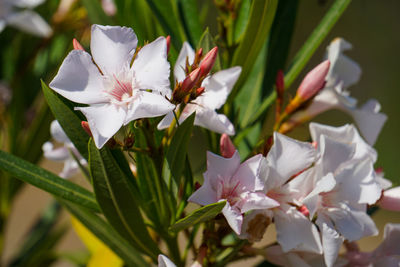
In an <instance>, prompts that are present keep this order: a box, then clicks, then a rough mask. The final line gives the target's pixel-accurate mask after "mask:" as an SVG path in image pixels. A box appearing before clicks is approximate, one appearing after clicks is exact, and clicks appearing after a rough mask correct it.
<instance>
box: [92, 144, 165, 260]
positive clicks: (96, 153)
mask: <svg viewBox="0 0 400 267" xmlns="http://www.w3.org/2000/svg"><path fill="white" fill-rule="evenodd" d="M89 166H90V173H91V176H92V180H93V187H94V192H95V195H96V199H97V201H98V203H99V205H100V208H101V210H102V211H103V213H104V215H105V217H106V218H107V220H108V221H109V222H110V224H111V225H112V226H113V227H114V228H115V229H116V230H117V231H118V232H119V233H120V234H121V235H122V236H124V237H125V238H126V239H127V240H128V241H129V242H130V244H131V245H132V246H134V247H135V248H137V249H139V250H141V251H143V252H144V253H146V254H147V255H149V256H150V257H151V258H152V259H154V260H155V259H156V258H157V255H158V254H159V253H160V251H159V249H158V247H157V245H156V244H155V243H154V241H153V240H152V239H151V237H150V235H149V233H148V231H147V229H146V225H145V224H144V220H143V217H142V215H141V213H140V210H139V207H138V205H137V203H136V200H135V196H134V194H135V190H134V188H133V186H132V184H131V182H130V181H129V180H128V179H127V177H126V175H125V174H124V172H123V171H122V170H121V169H120V167H119V165H118V164H117V162H116V161H115V158H114V157H113V155H112V153H111V151H110V150H109V149H108V148H107V147H103V148H102V149H101V150H98V149H97V148H96V146H95V144H94V142H93V140H91V141H90V142H89Z"/></svg>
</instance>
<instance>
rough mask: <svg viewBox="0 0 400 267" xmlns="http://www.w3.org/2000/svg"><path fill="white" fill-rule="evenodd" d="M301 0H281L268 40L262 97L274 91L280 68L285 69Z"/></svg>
mask: <svg viewBox="0 0 400 267" xmlns="http://www.w3.org/2000/svg"><path fill="white" fill-rule="evenodd" d="M298 4H299V1H298V0H287V1H279V3H278V8H277V10H276V15H275V19H274V23H273V24H272V28H271V34H270V37H269V42H268V56H267V68H266V70H265V74H264V82H263V87H264V89H263V91H262V96H263V97H262V98H265V97H266V96H268V95H269V94H271V92H272V88H273V85H274V83H275V78H276V74H277V72H278V70H284V69H285V63H286V60H287V57H288V55H289V48H290V42H291V40H292V35H293V30H294V25H295V22H296V13H297V7H298Z"/></svg>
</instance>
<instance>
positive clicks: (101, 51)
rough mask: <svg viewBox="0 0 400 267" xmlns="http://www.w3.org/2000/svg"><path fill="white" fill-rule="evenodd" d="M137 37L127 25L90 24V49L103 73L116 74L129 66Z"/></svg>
mask: <svg viewBox="0 0 400 267" xmlns="http://www.w3.org/2000/svg"><path fill="white" fill-rule="evenodd" d="M136 45H137V37H136V35H135V33H134V31H133V30H132V29H131V28H128V27H120V26H102V25H97V24H94V25H92V35H91V41H90V50H91V52H92V56H93V60H94V62H96V64H97V65H98V66H99V68H100V69H101V71H102V72H103V73H104V74H108V75H113V74H114V75H115V74H118V73H119V72H120V70H121V68H122V67H125V66H129V65H130V62H131V60H132V57H133V54H134V53H135V49H136Z"/></svg>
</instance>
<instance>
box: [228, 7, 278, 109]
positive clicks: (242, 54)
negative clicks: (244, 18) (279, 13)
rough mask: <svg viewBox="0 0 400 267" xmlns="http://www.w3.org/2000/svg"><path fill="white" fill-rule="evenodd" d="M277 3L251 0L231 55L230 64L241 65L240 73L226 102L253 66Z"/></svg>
mask: <svg viewBox="0 0 400 267" xmlns="http://www.w3.org/2000/svg"><path fill="white" fill-rule="evenodd" d="M277 5H278V1H277V0H254V1H253V2H252V4H251V9H250V15H249V21H248V24H247V27H246V31H245V33H244V35H243V39H242V41H241V42H240V44H239V47H238V48H237V49H236V51H235V54H234V55H233V60H232V64H231V65H232V66H237V65H239V66H242V74H241V75H240V77H239V79H238V81H237V82H236V85H235V87H234V88H233V90H232V92H231V93H230V95H229V97H228V102H232V101H233V99H234V98H235V96H236V95H237V93H238V91H239V90H240V88H241V87H242V85H243V84H244V82H245V81H246V79H247V77H248V74H249V73H250V71H251V69H252V68H253V65H254V62H255V61H256V59H257V57H258V55H259V53H260V50H261V48H262V47H263V45H264V43H265V41H266V40H267V37H268V34H269V31H270V28H271V25H272V22H273V20H274V16H275V11H276V7H277Z"/></svg>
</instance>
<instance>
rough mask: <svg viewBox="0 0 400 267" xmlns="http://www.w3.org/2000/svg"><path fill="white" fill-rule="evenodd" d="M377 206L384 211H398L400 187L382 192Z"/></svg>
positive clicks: (399, 208)
mask: <svg viewBox="0 0 400 267" xmlns="http://www.w3.org/2000/svg"><path fill="white" fill-rule="evenodd" d="M378 204H379V206H380V207H381V208H383V209H385V210H391V211H400V186H398V187H394V188H391V189H388V190H385V191H383V194H382V197H381V199H380V200H379V201H378Z"/></svg>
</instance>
